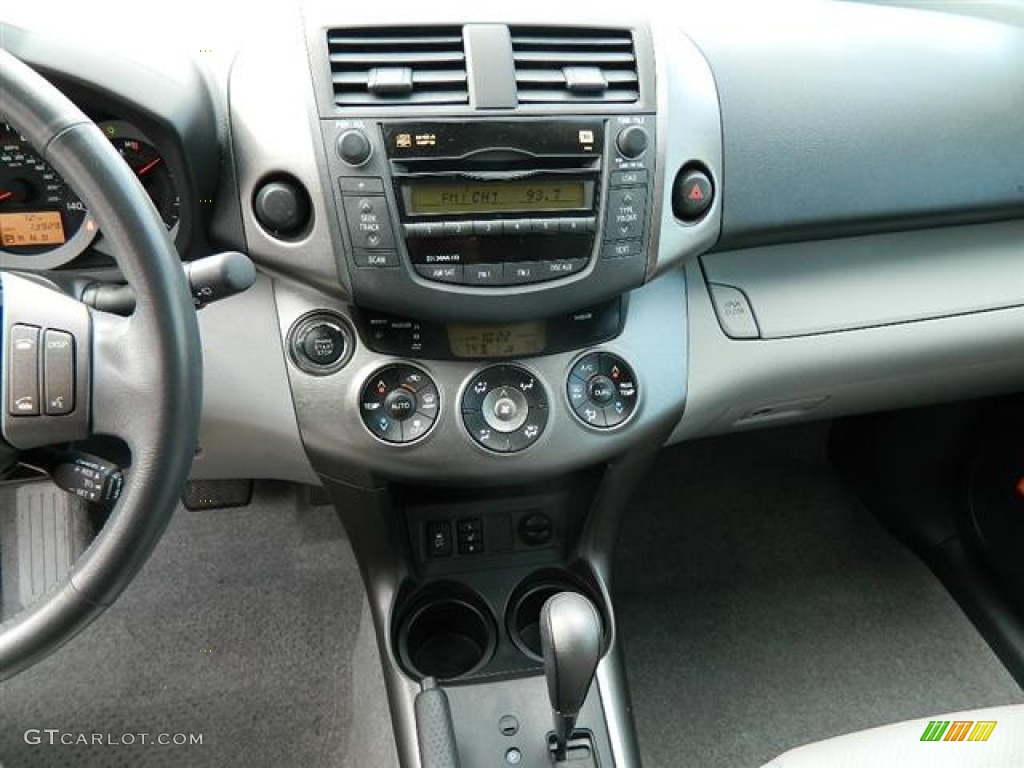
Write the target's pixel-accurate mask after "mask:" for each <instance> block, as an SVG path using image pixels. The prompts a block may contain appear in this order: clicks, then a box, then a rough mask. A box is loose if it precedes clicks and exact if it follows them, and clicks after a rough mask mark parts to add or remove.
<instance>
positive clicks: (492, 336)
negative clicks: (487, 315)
mask: <svg viewBox="0 0 1024 768" xmlns="http://www.w3.org/2000/svg"><path fill="white" fill-rule="evenodd" d="M545 335H546V334H545V329H544V323H540V322H532V323H515V324H510V325H449V326H448V344H449V345H450V346H451V350H452V354H453V355H455V357H521V356H524V355H536V354H539V353H540V352H541V351H542V350H543V349H544V339H545Z"/></svg>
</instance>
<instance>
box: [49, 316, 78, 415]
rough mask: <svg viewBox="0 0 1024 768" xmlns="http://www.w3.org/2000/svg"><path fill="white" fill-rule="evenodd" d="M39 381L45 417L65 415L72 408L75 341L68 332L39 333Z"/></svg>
mask: <svg viewBox="0 0 1024 768" xmlns="http://www.w3.org/2000/svg"><path fill="white" fill-rule="evenodd" d="M43 382H44V389H45V392H44V396H45V410H46V415H47V416H65V415H67V414H69V413H71V411H73V410H74V408H75V340H74V337H72V335H71V334H70V333H65V332H64V331H51V330H47V331H46V332H45V333H44V334H43Z"/></svg>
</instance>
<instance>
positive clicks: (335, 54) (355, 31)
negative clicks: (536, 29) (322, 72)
mask: <svg viewBox="0 0 1024 768" xmlns="http://www.w3.org/2000/svg"><path fill="white" fill-rule="evenodd" d="M327 52H328V56H329V58H330V64H331V82H332V85H333V87H334V103H335V104H336V105H337V106H339V107H356V106H374V107H379V106H389V105H396V106H409V105H413V106H417V105H420V104H466V103H468V101H469V88H468V84H467V81H466V53H465V48H464V45H463V42H462V28H461V27H382V28H350V29H331V30H328V32H327Z"/></svg>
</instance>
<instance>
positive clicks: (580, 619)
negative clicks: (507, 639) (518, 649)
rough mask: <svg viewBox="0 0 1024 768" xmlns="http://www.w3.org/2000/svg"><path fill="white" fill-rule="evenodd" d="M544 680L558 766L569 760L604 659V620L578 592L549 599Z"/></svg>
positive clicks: (543, 620)
mask: <svg viewBox="0 0 1024 768" xmlns="http://www.w3.org/2000/svg"><path fill="white" fill-rule="evenodd" d="M540 642H541V648H542V650H543V654H544V676H545V677H546V678H547V682H548V698H549V699H550V700H551V709H552V710H553V713H554V722H555V762H556V763H557V762H560V761H564V760H565V759H566V747H567V745H568V742H569V740H570V739H571V738H572V734H573V729H574V728H575V726H576V718H577V716H578V715H579V713H580V710H581V709H582V708H583V702H584V701H585V700H586V698H587V692H588V691H589V690H590V683H591V681H592V680H593V679H594V672H595V671H596V670H597V662H598V661H599V660H600V659H601V616H600V614H599V613H598V612H597V608H595V607H594V604H593V603H591V602H590V601H589V600H588V599H587V598H585V597H584V596H583V595H580V594H577V593H576V592H559V593H558V594H557V595H554V596H553V597H550V598H548V600H547V602H546V603H544V607H543V608H542V609H541V612H540Z"/></svg>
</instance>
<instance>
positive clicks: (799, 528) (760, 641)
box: [614, 430, 1024, 768]
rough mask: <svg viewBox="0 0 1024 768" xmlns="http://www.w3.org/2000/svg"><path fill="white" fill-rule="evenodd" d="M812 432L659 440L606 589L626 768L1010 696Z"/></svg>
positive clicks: (951, 607)
mask: <svg viewBox="0 0 1024 768" xmlns="http://www.w3.org/2000/svg"><path fill="white" fill-rule="evenodd" d="M821 445H822V443H821V441H820V433H818V432H816V431H815V430H796V431H787V432H773V433H758V434H750V435H745V436H740V437H736V436H733V437H728V438H719V439H713V440H704V441H699V442H695V443H690V444H687V445H684V446H680V447H676V448H672V449H669V450H666V451H663V452H662V455H661V457H660V459H659V462H658V465H657V467H656V468H655V470H654V472H653V473H652V475H651V476H650V480H649V481H648V483H647V484H646V486H645V488H644V489H643V491H642V492H641V494H640V496H639V498H637V499H636V501H635V503H634V504H633V505H632V508H631V510H630V512H629V514H627V516H626V519H625V521H624V524H623V530H622V533H621V536H620V540H619V545H618V548H617V551H616V562H615V574H616V583H615V585H614V586H615V588H614V594H615V604H616V606H617V616H618V623H619V628H620V632H621V635H622V636H623V639H624V647H625V658H626V667H627V670H628V674H629V683H630V689H631V691H632V696H633V703H634V713H635V717H636V721H637V727H638V732H639V738H640V748H641V753H642V756H643V765H644V768H684V767H685V768H689V767H690V766H694V767H698V768H757V766H760V765H762V764H763V763H765V762H767V761H768V760H769V759H770V758H772V757H774V756H776V755H778V754H779V753H780V752H783V751H785V750H787V749H789V748H792V747H794V746H797V745H800V744H805V743H807V742H810V741H816V740H818V739H822V738H827V737H830V736H835V735H838V734H840V733H846V732H849V731H856V730H860V729H863V728H868V727H872V726H876V725H881V724H885V723H889V722H893V721H898V720H904V719H908V718H913V717H921V716H924V715H928V714H935V713H940V712H946V711H954V710H957V709H967V708H972V707H980V706H987V705H996V704H1006V703H1012V702H1022V701H1024V694H1022V692H1021V690H1020V688H1019V687H1018V686H1017V685H1016V683H1015V682H1014V681H1013V679H1012V678H1011V677H1010V675H1009V674H1008V673H1007V672H1006V670H1005V669H1004V668H1003V667H1002V665H1001V664H1000V663H999V661H998V660H997V659H996V657H995V655H994V654H993V653H992V652H991V650H990V649H989V648H988V646H987V645H986V644H985V643H984V641H983V640H982V639H981V637H980V636H979V635H978V633H977V632H976V631H975V630H974V628H973V626H972V625H971V624H970V623H969V621H968V620H967V619H966V617H965V616H964V615H963V613H962V612H961V611H960V609H959V607H958V606H957V605H956V603H955V602H954V601H953V600H952V598H950V597H949V595H948V594H947V593H946V591H945V590H944V589H943V587H942V586H941V585H940V584H939V582H938V581H937V580H936V578H935V577H934V576H933V575H932V574H931V572H930V571H928V569H927V568H926V567H925V566H924V565H923V564H922V563H921V562H920V561H919V560H918V559H917V558H916V557H915V556H913V555H912V554H911V553H910V552H909V551H907V550H906V549H904V548H903V547H902V546H901V545H899V544H898V543H897V542H896V541H895V540H894V539H893V538H892V537H891V536H889V534H888V533H887V532H885V531H884V530H883V529H882V528H881V527H880V525H879V524H878V523H877V522H876V521H875V520H874V518H873V517H871V515H870V514H869V513H868V512H867V511H866V510H865V509H864V508H863V507H862V506H861V505H860V504H859V503H858V501H857V500H856V499H855V498H854V497H853V496H852V495H851V494H850V492H849V491H847V490H846V489H845V488H844V486H843V485H842V483H841V482H840V480H839V479H838V477H837V476H836V475H835V474H834V473H833V472H832V471H831V470H830V469H829V468H828V466H827V465H826V464H825V463H824V461H823V460H822V459H821V456H822V453H823V452H822V450H821Z"/></svg>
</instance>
